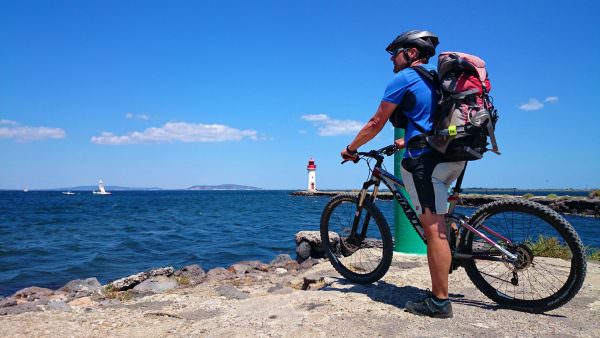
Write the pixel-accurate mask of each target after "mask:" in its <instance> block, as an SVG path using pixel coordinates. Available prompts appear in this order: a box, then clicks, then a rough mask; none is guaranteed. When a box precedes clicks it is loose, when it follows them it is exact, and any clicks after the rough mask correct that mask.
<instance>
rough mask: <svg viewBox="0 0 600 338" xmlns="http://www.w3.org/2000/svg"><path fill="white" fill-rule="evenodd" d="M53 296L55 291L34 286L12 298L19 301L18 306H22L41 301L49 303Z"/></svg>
mask: <svg viewBox="0 0 600 338" xmlns="http://www.w3.org/2000/svg"><path fill="white" fill-rule="evenodd" d="M53 294H54V291H52V290H50V289H47V288H40V287H37V286H32V287H28V288H25V289H21V290H19V291H17V292H15V294H14V295H13V296H12V297H13V298H14V299H15V300H16V301H17V304H22V303H25V302H34V301H40V300H41V301H48V300H50V297H51V296H52V295H53Z"/></svg>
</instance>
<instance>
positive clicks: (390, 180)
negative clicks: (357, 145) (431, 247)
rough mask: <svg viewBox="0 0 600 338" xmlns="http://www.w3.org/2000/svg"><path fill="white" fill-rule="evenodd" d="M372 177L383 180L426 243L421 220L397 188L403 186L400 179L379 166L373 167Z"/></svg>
mask: <svg viewBox="0 0 600 338" xmlns="http://www.w3.org/2000/svg"><path fill="white" fill-rule="evenodd" d="M373 177H376V178H378V179H380V180H381V181H382V182H383V184H385V185H386V186H387V187H388V189H390V191H391V192H392V194H393V196H394V199H395V200H396V201H397V202H398V204H400V207H402V210H403V211H404V214H405V215H406V217H407V218H408V220H409V222H410V224H411V225H412V226H413V228H415V230H416V231H417V234H419V237H421V239H422V240H423V242H424V243H427V241H426V240H425V230H424V229H423V226H422V225H421V221H419V216H418V215H417V213H416V212H415V211H414V210H413V208H412V206H411V205H410V203H409V202H408V200H407V199H406V197H404V195H403V194H402V192H401V191H400V190H399V189H398V187H402V188H404V183H403V182H402V181H401V180H399V179H398V178H397V177H396V176H394V175H392V174H390V173H389V172H387V171H385V170H383V169H381V168H375V169H374V170H373Z"/></svg>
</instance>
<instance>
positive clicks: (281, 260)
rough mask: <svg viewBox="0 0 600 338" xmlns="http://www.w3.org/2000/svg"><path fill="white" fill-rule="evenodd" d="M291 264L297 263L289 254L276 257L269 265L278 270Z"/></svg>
mask: <svg viewBox="0 0 600 338" xmlns="http://www.w3.org/2000/svg"><path fill="white" fill-rule="evenodd" d="M289 262H294V263H297V262H296V261H294V260H293V259H292V257H290V255H288V254H281V255H277V257H275V259H273V260H272V261H271V263H269V265H271V266H274V267H276V268H283V267H285V266H286V264H288V263H289Z"/></svg>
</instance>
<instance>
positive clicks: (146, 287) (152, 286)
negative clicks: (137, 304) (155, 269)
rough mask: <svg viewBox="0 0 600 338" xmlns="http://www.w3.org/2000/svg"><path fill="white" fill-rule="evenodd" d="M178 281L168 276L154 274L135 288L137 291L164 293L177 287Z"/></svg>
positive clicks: (134, 290)
mask: <svg viewBox="0 0 600 338" xmlns="http://www.w3.org/2000/svg"><path fill="white" fill-rule="evenodd" d="M177 285H178V284H177V281H175V280H174V279H172V278H169V277H167V276H154V277H150V278H148V279H146V280H145V281H143V282H141V283H140V284H138V285H136V286H135V287H134V288H133V292H135V293H162V292H165V291H167V290H171V289H174V288H176V287H177Z"/></svg>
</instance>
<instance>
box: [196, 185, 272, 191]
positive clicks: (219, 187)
mask: <svg viewBox="0 0 600 338" xmlns="http://www.w3.org/2000/svg"><path fill="white" fill-rule="evenodd" d="M186 190H262V189H261V188H256V187H249V186H246V185H237V184H219V185H195V186H192V187H189V188H187V189H186Z"/></svg>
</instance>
